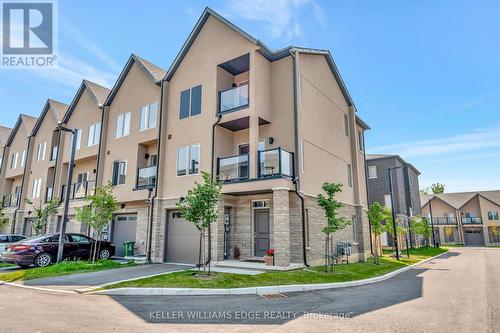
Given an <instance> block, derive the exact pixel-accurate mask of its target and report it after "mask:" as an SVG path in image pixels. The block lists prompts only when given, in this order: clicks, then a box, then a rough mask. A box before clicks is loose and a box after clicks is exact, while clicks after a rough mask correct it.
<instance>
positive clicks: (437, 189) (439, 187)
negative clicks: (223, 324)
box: [431, 183, 444, 194]
mask: <svg viewBox="0 0 500 333" xmlns="http://www.w3.org/2000/svg"><path fill="white" fill-rule="evenodd" d="M431 191H432V193H434V194H441V193H444V184H441V183H434V184H432V185H431Z"/></svg>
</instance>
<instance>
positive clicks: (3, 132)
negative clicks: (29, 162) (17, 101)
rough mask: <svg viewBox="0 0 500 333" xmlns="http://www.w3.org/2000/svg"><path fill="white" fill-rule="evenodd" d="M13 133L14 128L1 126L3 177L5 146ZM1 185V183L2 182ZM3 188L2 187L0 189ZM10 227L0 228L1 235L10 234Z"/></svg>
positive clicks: (0, 153)
mask: <svg viewBox="0 0 500 333" xmlns="http://www.w3.org/2000/svg"><path fill="white" fill-rule="evenodd" d="M11 132H12V128H8V127H4V126H0V149H1V151H0V175H2V167H3V160H4V159H5V158H8V156H5V155H4V153H5V149H4V147H5V145H6V144H7V141H8V140H9V136H10V133H11ZM0 184H1V181H0ZM1 188H2V187H1V186H0V189H1ZM0 194H1V195H2V199H1V200H2V201H0V205H2V206H3V192H1V193H0ZM8 228H9V226H8V225H7V224H6V225H4V226H3V228H0V233H2V232H3V233H5V232H8Z"/></svg>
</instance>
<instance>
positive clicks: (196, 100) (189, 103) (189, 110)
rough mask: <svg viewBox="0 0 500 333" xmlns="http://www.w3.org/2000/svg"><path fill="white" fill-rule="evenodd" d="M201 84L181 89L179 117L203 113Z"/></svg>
mask: <svg viewBox="0 0 500 333" xmlns="http://www.w3.org/2000/svg"><path fill="white" fill-rule="evenodd" d="M201 93H202V89H201V85H199V86H196V87H193V88H191V89H187V90H184V91H181V100H180V113H179V119H184V118H187V117H192V116H196V115H197V114H200V113H201Z"/></svg>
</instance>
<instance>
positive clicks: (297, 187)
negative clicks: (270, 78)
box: [290, 49, 309, 267]
mask: <svg viewBox="0 0 500 333" xmlns="http://www.w3.org/2000/svg"><path fill="white" fill-rule="evenodd" d="M290 56H291V57H292V60H293V71H292V73H293V126H294V135H295V158H294V168H295V172H296V174H294V180H293V183H294V185H295V189H294V192H295V194H297V196H298V197H299V199H300V206H301V212H302V256H303V259H304V265H305V266H306V267H309V265H308V264H307V249H306V245H307V241H306V209H305V204H304V196H303V195H302V194H301V193H300V182H299V176H298V173H299V158H298V157H299V156H298V151H299V126H298V105H297V59H296V58H295V49H290Z"/></svg>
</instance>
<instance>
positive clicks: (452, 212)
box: [421, 190, 500, 246]
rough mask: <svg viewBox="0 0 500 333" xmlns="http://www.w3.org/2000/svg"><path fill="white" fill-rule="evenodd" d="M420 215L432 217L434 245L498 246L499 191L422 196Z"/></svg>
mask: <svg viewBox="0 0 500 333" xmlns="http://www.w3.org/2000/svg"><path fill="white" fill-rule="evenodd" d="M421 201H422V214H423V215H425V216H427V217H428V218H432V223H433V225H434V231H435V233H434V236H435V238H436V242H439V243H442V244H465V245H480V246H482V245H499V244H500V238H499V234H500V221H499V213H500V190H497V191H479V192H461V193H443V194H430V195H429V194H423V195H422V196H421Z"/></svg>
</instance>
